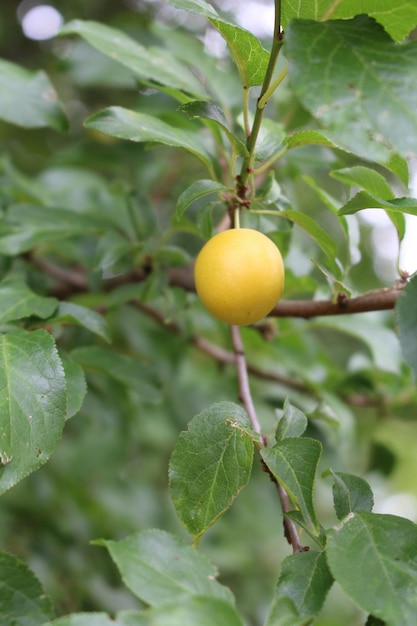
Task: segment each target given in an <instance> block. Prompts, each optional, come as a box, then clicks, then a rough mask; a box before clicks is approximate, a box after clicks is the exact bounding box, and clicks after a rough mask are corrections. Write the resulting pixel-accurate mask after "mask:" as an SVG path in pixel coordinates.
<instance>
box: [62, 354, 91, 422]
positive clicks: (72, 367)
mask: <svg viewBox="0 0 417 626" xmlns="http://www.w3.org/2000/svg"><path fill="white" fill-rule="evenodd" d="M59 357H60V359H61V361H62V365H63V367H64V373H65V382H66V391H67V411H66V414H65V419H66V420H68V419H70V417H73V416H74V415H76V413H78V411H79V410H80V409H81V407H82V404H83V400H84V398H85V394H86V393H87V384H86V382H85V376H84V372H83V370H82V368H81V367H80V366H79V365H78V363H75V361H73V359H72V358H71V357H70V356H69V355H68V354H67V353H66V352H60V353H59Z"/></svg>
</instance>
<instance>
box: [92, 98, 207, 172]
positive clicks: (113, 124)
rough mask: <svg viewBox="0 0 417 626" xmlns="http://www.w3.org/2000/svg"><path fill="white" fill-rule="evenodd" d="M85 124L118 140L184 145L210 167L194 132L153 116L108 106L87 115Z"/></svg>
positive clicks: (175, 146)
mask: <svg viewBox="0 0 417 626" xmlns="http://www.w3.org/2000/svg"><path fill="white" fill-rule="evenodd" d="M84 125H85V126H86V128H94V129H95V130H99V131H100V132H101V133H104V134H105V135H110V136H112V137H119V138H120V139H128V140H129V141H138V142H155V143H162V144H164V145H166V146H172V147H174V148H183V149H184V150H187V151H188V152H191V154H194V156H196V157H198V158H199V159H200V160H201V161H202V162H203V163H204V165H206V167H207V168H208V169H209V170H211V168H212V163H211V157H210V155H209V153H208V152H207V150H206V148H205V146H204V144H203V143H202V142H200V141H199V138H198V136H196V135H195V133H192V132H190V131H187V130H184V129H183V128H176V127H175V126H171V125H170V124H167V123H166V122H163V121H162V120H159V119H158V118H156V117H154V116H152V115H147V114H146V113H138V112H136V111H130V110H128V109H124V108H122V107H110V108H108V109H104V110H103V111H99V112H98V113H95V114H94V115H92V116H91V117H89V118H88V119H87V120H86V121H85V123H84Z"/></svg>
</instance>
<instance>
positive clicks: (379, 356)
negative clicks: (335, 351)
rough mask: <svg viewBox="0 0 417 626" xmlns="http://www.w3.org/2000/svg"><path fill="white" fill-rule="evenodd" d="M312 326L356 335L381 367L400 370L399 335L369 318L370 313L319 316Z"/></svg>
mask: <svg viewBox="0 0 417 626" xmlns="http://www.w3.org/2000/svg"><path fill="white" fill-rule="evenodd" d="M312 326H314V327H317V328H325V329H333V330H337V331H339V332H341V333H345V334H347V335H348V336H349V335H351V336H352V337H356V338H357V339H359V340H360V341H362V342H363V344H364V346H366V348H367V350H368V351H369V353H370V356H371V357H372V360H373V362H374V363H375V365H376V366H377V367H378V368H379V369H381V370H383V371H386V372H394V373H397V372H398V371H399V368H400V366H401V354H400V346H399V343H398V340H397V337H396V336H395V334H394V332H393V331H392V330H391V329H389V328H386V327H384V326H382V325H381V324H375V321H373V320H372V319H369V313H364V314H357V315H339V316H331V317H327V318H324V317H322V318H317V319H315V320H314V321H313V322H312Z"/></svg>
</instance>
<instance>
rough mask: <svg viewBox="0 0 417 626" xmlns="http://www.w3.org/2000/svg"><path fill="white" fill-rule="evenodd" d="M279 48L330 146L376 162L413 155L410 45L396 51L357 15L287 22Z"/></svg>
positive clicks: (414, 92) (415, 133) (415, 49)
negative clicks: (331, 142) (393, 154)
mask: <svg viewBox="0 0 417 626" xmlns="http://www.w3.org/2000/svg"><path fill="white" fill-rule="evenodd" d="M285 45H286V53H287V55H288V57H289V77H290V81H291V84H292V86H293V89H294V91H295V93H296V95H297V96H298V97H299V99H300V100H301V102H302V104H303V106H305V107H306V108H307V109H308V110H309V111H310V113H311V114H312V115H313V116H315V117H316V118H317V119H318V120H319V121H320V124H321V125H322V126H324V127H325V128H326V129H327V133H326V135H327V136H328V137H329V138H330V139H332V140H334V141H335V143H336V144H337V145H341V146H344V147H346V148H347V149H348V150H350V151H351V152H353V153H355V154H359V155H361V156H363V157H365V158H369V159H371V160H377V161H387V160H388V159H389V156H390V151H391V150H394V151H395V152H397V153H398V154H400V155H401V156H404V157H409V156H410V155H412V154H415V146H416V143H417V115H416V112H415V107H414V102H416V100H417V83H416V81H415V80H414V76H415V67H416V63H417V44H416V43H410V44H404V45H401V46H399V45H397V44H395V43H394V42H393V41H392V40H391V39H390V38H389V36H388V35H387V34H386V33H385V31H384V30H383V29H382V27H381V26H379V25H378V24H377V23H375V22H374V21H373V20H372V19H370V18H368V17H366V16H359V17H356V18H354V19H353V20H336V21H329V22H313V21H309V20H296V21H293V22H291V24H290V25H289V27H288V29H287V31H286V44H285ZM329 133H330V134H329Z"/></svg>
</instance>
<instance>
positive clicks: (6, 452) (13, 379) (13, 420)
mask: <svg viewBox="0 0 417 626" xmlns="http://www.w3.org/2000/svg"><path fill="white" fill-rule="evenodd" d="M0 389H1V393H0V434H1V437H0V464H1V468H0V493H3V492H4V491H6V490H7V489H9V488H10V487H12V486H13V485H15V484H16V483H17V482H18V481H19V480H21V479H22V478H24V477H25V476H27V475H28V474H30V473H31V472H33V471H35V470H36V469H38V468H39V467H40V466H41V465H43V464H44V463H45V462H46V461H47V460H48V458H49V457H50V455H51V454H52V451H53V449H54V448H55V446H56V444H57V443H58V441H59V439H60V438H61V433H62V428H63V426H64V420H65V412H66V388H65V376H64V370H63V367H62V363H61V360H60V358H59V356H58V352H57V349H56V346H55V342H54V340H53V339H52V337H51V335H50V334H49V333H47V332H46V331H44V330H36V331H34V332H25V331H23V330H14V331H11V332H9V333H8V334H7V335H0Z"/></svg>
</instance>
